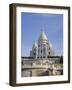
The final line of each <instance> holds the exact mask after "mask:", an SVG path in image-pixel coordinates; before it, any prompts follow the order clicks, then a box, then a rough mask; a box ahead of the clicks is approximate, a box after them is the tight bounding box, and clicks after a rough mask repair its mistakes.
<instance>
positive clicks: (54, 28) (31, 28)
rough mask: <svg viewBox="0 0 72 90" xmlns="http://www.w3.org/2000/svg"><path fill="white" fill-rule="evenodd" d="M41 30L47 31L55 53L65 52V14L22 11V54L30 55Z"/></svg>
mask: <svg viewBox="0 0 72 90" xmlns="http://www.w3.org/2000/svg"><path fill="white" fill-rule="evenodd" d="M41 32H45V34H46V36H47V38H48V40H49V41H50V42H51V44H52V46H53V49H54V51H55V54H56V55H62V54H63V14H44V13H41V14H40V13H25V12H21V56H29V55H30V50H31V49H32V45H33V43H34V42H37V41H38V38H39V36H40V34H41Z"/></svg>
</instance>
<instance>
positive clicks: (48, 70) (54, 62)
mask: <svg viewBox="0 0 72 90" xmlns="http://www.w3.org/2000/svg"><path fill="white" fill-rule="evenodd" d="M21 69H22V74H21V75H22V77H32V76H53V75H63V57H62V56H55V53H54V50H53V47H52V45H51V43H50V41H49V40H48V38H47V36H46V34H45V33H44V32H42V33H41V34H40V37H39V39H38V42H37V43H34V44H33V47H32V50H31V51H30V57H22V67H21Z"/></svg>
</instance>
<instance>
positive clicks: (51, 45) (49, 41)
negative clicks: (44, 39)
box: [49, 41, 53, 49]
mask: <svg viewBox="0 0 72 90" xmlns="http://www.w3.org/2000/svg"><path fill="white" fill-rule="evenodd" d="M49 46H50V48H51V49H53V47H52V44H51V42H50V41H49Z"/></svg>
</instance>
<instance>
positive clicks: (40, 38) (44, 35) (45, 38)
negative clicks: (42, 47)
mask: <svg viewBox="0 0 72 90" xmlns="http://www.w3.org/2000/svg"><path fill="white" fill-rule="evenodd" d="M39 40H47V36H46V34H45V33H44V32H42V33H41V34H40V37H39Z"/></svg>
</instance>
